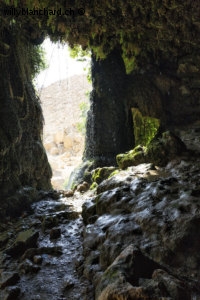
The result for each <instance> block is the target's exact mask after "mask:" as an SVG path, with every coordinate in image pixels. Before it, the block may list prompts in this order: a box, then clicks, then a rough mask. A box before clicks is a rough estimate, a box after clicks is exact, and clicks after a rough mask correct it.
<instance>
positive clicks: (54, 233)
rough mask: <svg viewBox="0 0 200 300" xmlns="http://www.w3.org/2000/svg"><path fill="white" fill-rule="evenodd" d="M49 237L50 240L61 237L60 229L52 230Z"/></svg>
mask: <svg viewBox="0 0 200 300" xmlns="http://www.w3.org/2000/svg"><path fill="white" fill-rule="evenodd" d="M49 235H50V239H58V238H59V237H60V236H61V229H60V228H52V229H51V231H50V233H49Z"/></svg>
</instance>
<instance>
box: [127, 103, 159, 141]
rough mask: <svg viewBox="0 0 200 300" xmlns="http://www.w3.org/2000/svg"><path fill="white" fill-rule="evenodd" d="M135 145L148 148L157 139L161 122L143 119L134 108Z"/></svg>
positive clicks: (153, 119)
mask: <svg viewBox="0 0 200 300" xmlns="http://www.w3.org/2000/svg"><path fill="white" fill-rule="evenodd" d="M132 115H133V126H134V128H133V129H134V136H135V145H136V146H137V145H142V146H147V145H148V144H149V143H150V141H151V140H152V139H153V138H154V137H155V135H156V133H157V131H158V129H159V127H160V120H159V119H156V118H151V117H146V116H145V117H143V116H142V114H141V113H140V111H139V110H138V109H137V108H132Z"/></svg>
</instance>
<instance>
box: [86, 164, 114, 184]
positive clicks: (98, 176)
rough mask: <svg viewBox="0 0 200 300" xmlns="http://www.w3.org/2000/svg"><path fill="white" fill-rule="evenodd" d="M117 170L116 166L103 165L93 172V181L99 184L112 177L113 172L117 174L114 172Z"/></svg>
mask: <svg viewBox="0 0 200 300" xmlns="http://www.w3.org/2000/svg"><path fill="white" fill-rule="evenodd" d="M115 171H117V168H115V167H103V168H97V169H95V170H94V171H93V172H92V181H93V182H96V183H97V184H99V183H101V182H102V181H103V180H105V179H107V178H109V177H110V175H111V174H113V175H114V174H115V173H113V172H115Z"/></svg>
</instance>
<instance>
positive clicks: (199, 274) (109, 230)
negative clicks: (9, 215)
mask: <svg viewBox="0 0 200 300" xmlns="http://www.w3.org/2000/svg"><path fill="white" fill-rule="evenodd" d="M199 132H200V126H199V124H198V123H196V124H193V126H191V127H190V128H188V127H187V129H186V128H179V130H177V133H178V134H179V135H180V136H181V137H182V139H183V141H184V142H185V144H186V146H187V148H188V149H189V151H187V152H186V153H185V154H184V155H183V156H179V157H177V158H176V159H174V160H173V161H170V162H169V163H168V164H167V166H165V167H162V168H161V167H158V166H155V165H153V164H152V163H145V164H140V165H138V166H134V167H129V168H128V169H127V170H121V171H119V172H118V173H117V174H115V175H114V176H113V177H111V178H109V179H107V180H103V181H102V182H101V183H99V185H98V187H97V189H96V190H94V191H88V192H86V193H85V194H82V193H80V192H78V191H76V192H75V193H74V195H71V197H69V198H67V197H66V196H64V194H62V193H61V194H60V195H58V194H57V193H52V194H47V195H46V197H44V196H43V198H42V199H41V201H39V202H38V203H36V204H34V205H33V206H32V210H31V211H27V212H24V213H23V214H22V216H21V217H20V218H19V219H17V220H16V221H11V220H7V223H6V224H5V223H4V224H1V227H0V229H1V234H0V251H1V256H0V257H1V261H0V263H1V266H0V272H1V278H0V287H1V289H0V295H1V297H0V299H3V300H8V299H15V300H16V299H22V300H26V299H29V300H30V299H32V300H36V299H40V300H47V299H56V300H61V299H62V300H68V299H70V300H75V299H85V300H86V299H87V300H93V299H96V300H110V299H115V300H132V299H134V300H135V299H138V300H139V299H140V300H141V299H145V300H147V299H151V300H161V299H162V300H174V299H175V300H184V299H185V300H199V299H200V270H199V266H200V233H199V228H200V200H199V199H200V184H199V182H200V173H199V170H200V155H199V150H200V149H199V144H200V143H199V141H200V140H199V139H200V137H199ZM63 193H64V192H63ZM67 196H69V195H67ZM82 204H83V211H82V217H81V215H80V214H81V205H82Z"/></svg>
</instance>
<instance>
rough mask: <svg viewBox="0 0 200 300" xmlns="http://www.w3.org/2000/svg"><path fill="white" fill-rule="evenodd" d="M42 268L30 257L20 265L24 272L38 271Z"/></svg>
mask: <svg viewBox="0 0 200 300" xmlns="http://www.w3.org/2000/svg"><path fill="white" fill-rule="evenodd" d="M40 269H41V268H40V267H39V266H37V265H35V264H33V263H32V262H31V261H30V260H29V259H26V260H25V261H24V262H23V263H21V264H20V265H19V270H20V271H21V273H23V274H28V273H37V272H38V271H39V270H40Z"/></svg>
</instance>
